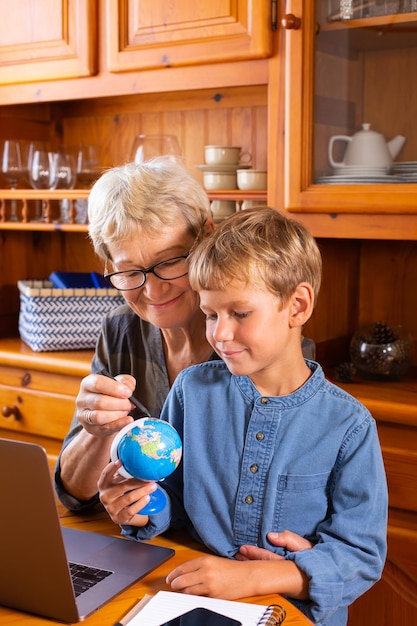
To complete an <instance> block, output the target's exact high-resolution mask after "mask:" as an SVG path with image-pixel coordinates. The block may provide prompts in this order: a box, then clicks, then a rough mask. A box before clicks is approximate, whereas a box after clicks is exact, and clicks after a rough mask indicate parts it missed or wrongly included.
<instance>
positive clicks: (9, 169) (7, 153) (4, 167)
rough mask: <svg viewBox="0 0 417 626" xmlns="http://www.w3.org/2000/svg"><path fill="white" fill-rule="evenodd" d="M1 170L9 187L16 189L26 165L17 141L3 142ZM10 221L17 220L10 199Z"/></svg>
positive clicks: (23, 175) (23, 174)
mask: <svg viewBox="0 0 417 626" xmlns="http://www.w3.org/2000/svg"><path fill="white" fill-rule="evenodd" d="M1 171H2V174H3V176H4V178H5V179H6V180H7V181H8V182H9V183H10V187H11V189H16V187H17V183H18V182H19V181H20V180H21V179H22V178H24V177H25V176H26V174H27V167H26V163H25V159H24V155H23V150H22V146H21V145H20V143H19V142H18V141H14V140H10V139H6V140H5V141H4V143H3V151H2V155H1ZM9 221H10V222H18V221H19V217H18V215H17V203H16V200H15V199H14V198H13V199H12V201H11V214H10V217H9Z"/></svg>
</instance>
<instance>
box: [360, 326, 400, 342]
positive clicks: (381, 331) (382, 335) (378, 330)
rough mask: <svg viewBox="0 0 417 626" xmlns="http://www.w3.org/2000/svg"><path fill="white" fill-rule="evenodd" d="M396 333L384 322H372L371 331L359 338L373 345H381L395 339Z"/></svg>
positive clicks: (396, 337)
mask: <svg viewBox="0 0 417 626" xmlns="http://www.w3.org/2000/svg"><path fill="white" fill-rule="evenodd" d="M397 339H398V335H397V334H396V333H395V332H394V331H393V329H392V328H391V327H390V326H388V324H386V323H385V322H381V321H378V322H374V324H372V325H371V333H370V334H369V335H366V336H362V337H360V340H361V341H363V342H364V343H368V344H374V345H378V346H380V345H382V344H385V343H392V342H393V341H397Z"/></svg>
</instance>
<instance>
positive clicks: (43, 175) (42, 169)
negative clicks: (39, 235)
mask: <svg viewBox="0 0 417 626" xmlns="http://www.w3.org/2000/svg"><path fill="white" fill-rule="evenodd" d="M57 161H58V155H57V153H56V152H51V151H50V150H45V149H40V150H34V151H33V156H32V160H31V163H30V169H29V181H30V184H31V186H32V187H33V189H45V190H46V189H49V190H51V189H55V188H56V186H57V183H58V168H57ZM47 208H48V202H47V201H46V200H42V216H41V219H40V221H41V222H48V221H49V219H48V214H47Z"/></svg>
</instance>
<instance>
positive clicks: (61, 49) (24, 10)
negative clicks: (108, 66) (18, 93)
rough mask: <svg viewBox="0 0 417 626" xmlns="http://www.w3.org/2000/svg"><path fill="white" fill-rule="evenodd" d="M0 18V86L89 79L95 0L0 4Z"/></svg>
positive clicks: (93, 56) (20, 0)
mask: <svg viewBox="0 0 417 626" xmlns="http://www.w3.org/2000/svg"><path fill="white" fill-rule="evenodd" d="M0 14H1V20H0V42H1V44H0V84H11V83H27V82H34V81H40V80H52V79H61V78H77V77H81V76H91V75H92V74H94V73H95V71H96V57H97V54H96V46H97V44H96V29H97V25H96V1H95V0H36V2H33V0H18V1H17V2H10V0H0Z"/></svg>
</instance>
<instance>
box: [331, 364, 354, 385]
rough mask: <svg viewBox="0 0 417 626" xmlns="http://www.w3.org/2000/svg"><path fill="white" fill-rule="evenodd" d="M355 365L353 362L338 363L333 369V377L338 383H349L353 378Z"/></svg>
mask: <svg viewBox="0 0 417 626" xmlns="http://www.w3.org/2000/svg"><path fill="white" fill-rule="evenodd" d="M355 374H356V367H355V366H354V365H353V363H339V365H336V367H335V369H334V378H335V380H337V381H338V382H340V383H351V382H353V379H354V378H355Z"/></svg>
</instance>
